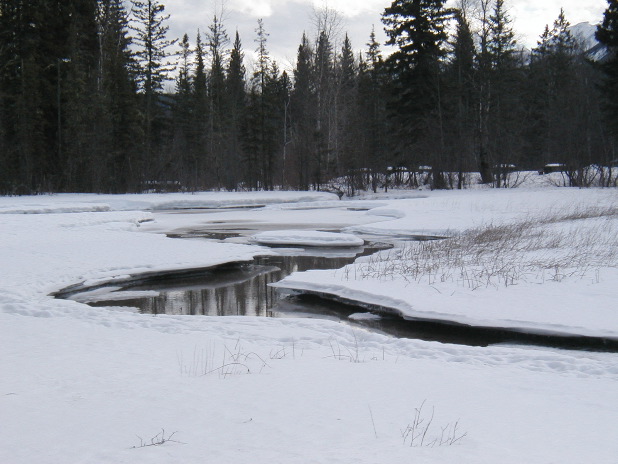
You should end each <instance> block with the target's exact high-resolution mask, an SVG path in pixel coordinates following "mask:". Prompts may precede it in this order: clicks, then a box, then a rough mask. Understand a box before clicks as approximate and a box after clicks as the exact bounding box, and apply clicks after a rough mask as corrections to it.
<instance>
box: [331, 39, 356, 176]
mask: <svg viewBox="0 0 618 464" xmlns="http://www.w3.org/2000/svg"><path fill="white" fill-rule="evenodd" d="M336 89H337V101H336V104H337V126H336V131H337V136H336V139H335V156H336V160H337V172H336V174H337V175H340V174H341V172H340V170H341V171H343V173H345V174H346V175H348V177H349V176H350V175H352V174H353V171H354V169H355V167H356V166H355V164H356V161H357V157H358V146H357V143H358V140H357V137H356V135H357V134H356V133H355V132H356V131H355V129H356V127H355V126H356V112H357V107H356V104H357V96H358V71H357V66H356V61H355V59H354V51H353V49H352V43H351V42H350V39H349V37H348V35H347V34H346V35H345V38H344V41H343V46H342V47H341V53H340V56H339V60H338V67H337V85H336Z"/></svg>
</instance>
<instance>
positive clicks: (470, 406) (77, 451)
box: [0, 189, 618, 464]
mask: <svg viewBox="0 0 618 464" xmlns="http://www.w3.org/2000/svg"><path fill="white" fill-rule="evenodd" d="M311 195H313V194H311V193H302V192H298V193H296V192H291V193H284V192H275V193H272V194H270V193H269V194H268V195H266V194H263V193H261V192H260V193H246V194H245V193H243V194H238V196H235V195H233V194H219V193H212V194H199V195H197V196H195V198H196V199H197V198H199V201H198V202H197V203H194V202H193V196H191V195H179V196H178V197H177V196H176V194H173V195H170V196H166V195H161V196H157V195H153V196H150V195H145V196H137V195H127V196H113V197H112V196H97V195H83V196H82V195H67V196H63V195H54V196H40V197H27V198H0V211H3V212H4V213H5V214H1V215H0V263H1V264H2V265H1V266H0V352H1V353H2V356H0V372H2V374H3V375H1V376H0V415H1V417H2V433H0V462H2V463H9V464H30V463H33V462H36V463H38V464H56V463H59V462H62V463H97V464H112V463H113V464H121V463H127V464H128V463H131V464H141V463H144V464H165V463H170V462H181V463H186V464H197V463H203V462H205V461H206V462H216V463H244V462H251V463H255V464H273V463H281V464H284V463H285V464H305V463H307V462H312V463H324V464H326V463H328V464H343V463H346V464H347V463H352V462H353V463H355V464H375V463H377V462H388V463H392V464H403V463H409V462H415V461H418V462H423V463H427V464H447V463H453V462H458V463H461V464H490V463H492V464H493V463H496V462H500V463H503V464H520V463H521V462H526V463H530V464H546V463H548V462H560V463H563V464H580V463H582V462H594V463H595V464H614V463H615V462H616V456H617V455H618V442H617V441H616V440H615V436H616V416H617V415H618V404H617V402H616V401H615V399H616V396H617V395H618V364H617V363H616V355H615V354H613V353H595V352H570V351H561V350H554V349H543V348H533V347H512V346H493V347H487V348H475V347H467V346H457V345H448V344H441V343H435V342H424V341H417V340H407V339H395V338H392V337H386V336H383V335H380V334H376V333H371V332H367V331H365V330H362V329H351V328H350V327H349V326H347V325H345V324H340V323H337V322H332V321H326V320H315V319H294V318H286V319H272V318H261V319H258V318H251V317H245V318H242V317H227V318H222V317H219V318H217V317H196V316H165V315H159V316H146V315H143V314H137V313H134V312H130V311H123V310H117V309H116V310H115V309H111V308H94V307H90V306H87V305H85V304H83V303H80V302H75V301H67V300H58V299H54V298H52V297H50V295H49V294H50V293H51V292H54V291H57V290H59V289H61V288H63V287H66V286H69V285H73V284H76V283H79V282H94V283H96V282H101V281H107V280H114V279H122V278H125V277H126V276H128V275H131V274H134V273H140V272H158V271H162V270H175V269H191V268H196V267H204V266H210V265H215V264H218V263H223V262H229V261H237V260H249V259H251V258H252V257H253V256H254V255H256V254H264V253H265V252H268V249H265V248H264V247H259V246H255V245H251V246H249V245H237V244H228V243H216V242H213V241H207V240H201V239H200V240H181V239H172V238H168V237H166V236H165V231H166V230H167V231H169V230H173V229H177V228H181V227H183V228H192V229H199V227H200V226H202V225H203V224H204V223H206V222H208V223H209V224H216V223H220V222H221V223H226V222H227V221H230V220H234V221H238V224H241V222H242V221H245V222H243V224H246V222H247V221H255V222H254V223H255V224H261V225H264V227H269V228H268V230H273V229H274V228H275V227H273V224H277V225H285V229H288V230H289V229H290V228H291V227H290V226H293V225H295V224H306V223H308V222H309V223H311V222H313V223H324V221H326V220H328V221H333V220H335V219H337V220H338V221H340V223H346V224H347V225H348V226H350V227H352V226H354V227H357V228H363V227H367V228H370V229H371V230H376V231H378V232H379V233H381V234H393V233H396V232H399V231H400V232H402V233H409V232H410V231H411V230H417V231H419V232H421V233H428V231H431V230H449V231H463V230H466V229H469V228H471V227H474V226H477V225H479V224H482V223H485V224H486V223H489V222H494V223H498V222H508V221H509V220H511V219H513V218H518V217H521V216H522V215H524V216H526V215H529V216H530V217H537V218H538V217H541V216H542V215H543V214H546V212H547V210H548V208H549V209H551V208H555V209H556V210H563V209H564V207H565V205H568V206H574V205H580V204H581V205H591V204H596V205H600V206H602V205H607V204H608V203H612V202H613V204H615V203H616V202H615V200H616V196H615V193H614V192H610V191H594V190H590V191H579V190H569V189H548V190H547V191H534V192H531V191H527V190H521V191H515V190H513V191H500V192H497V191H491V190H487V191H483V192H476V193H468V192H428V193H427V198H419V199H402V200H389V199H388V198H385V197H381V198H380V203H384V205H383V206H382V207H383V208H384V210H383V213H385V212H387V210H388V212H389V214H388V215H385V214H383V215H380V216H376V215H368V214H365V213H363V212H359V211H349V210H348V208H347V207H346V208H345V210H339V209H337V208H335V207H332V206H333V205H332V204H331V205H328V210H325V209H323V208H321V207H320V208H316V209H311V208H308V207H307V206H308V205H307V204H306V203H304V198H306V197H307V196H311ZM267 196H269V197H270V201H272V202H273V203H277V202H281V203H286V204H287V205H288V206H292V204H291V203H293V202H294V201H302V202H303V203H302V204H303V209H302V210H296V209H295V208H294V207H291V208H283V207H282V208H278V207H277V205H275V204H272V208H269V209H268V210H267V209H262V210H254V211H240V210H239V211H234V212H229V211H228V212H222V213H219V212H210V211H209V212H203V213H190V214H180V213H178V214H176V213H173V214H163V213H159V212H157V211H158V208H163V207H164V208H167V207H169V206H170V205H171V204H174V205H176V206H178V207H184V206H183V205H187V204H188V203H187V202H186V201H185V200H187V199H191V206H190V207H191V208H194V207H206V206H207V205H215V204H225V205H227V206H230V205H240V204H243V205H251V204H253V205H257V204H260V203H263V202H265V201H266V200H267V198H266V197H267ZM253 197H255V198H253ZM252 198H253V199H252ZM320 201H324V202H325V204H324V207H326V206H327V205H326V203H330V201H329V200H328V199H325V198H323V197H322V199H321V200H320ZM200 205H201V206H200ZM351 209H354V208H351ZM361 209H362V208H361ZM18 211H20V212H22V213H33V212H38V213H39V214H17V212H18ZM325 211H330V212H331V213H329V214H332V215H331V216H328V214H327V213H325ZM374 212H375V211H374ZM51 213H54V214H51ZM393 213H396V214H393ZM325 216H328V217H327V218H326V219H325ZM378 221H381V222H378ZM281 228H283V227H281ZM271 252H272V251H271ZM362 263H363V260H361V261H359V265H361V264H362ZM364 263H365V265H369V264H371V262H370V261H368V259H367V260H364ZM344 272H345V270H340V271H338V273H336V274H334V275H332V274H331V276H332V282H331V284H333V285H340V286H342V287H344V286H347V285H348V284H351V283H353V282H356V283H355V285H356V284H358V285H359V286H360V287H361V288H358V290H357V291H366V292H367V293H369V290H372V288H373V287H375V288H373V290H374V291H375V295H376V297H377V298H378V299H380V300H382V299H384V298H386V297H391V298H393V297H395V296H397V294H398V293H396V292H400V291H401V288H403V287H405V286H406V284H405V283H404V282H396V281H393V282H391V283H392V285H397V289H396V290H393V292H392V294H390V295H389V294H388V293H389V292H387V291H385V289H383V288H382V285H384V284H385V281H384V280H383V281H380V280H379V279H377V280H370V279H368V278H367V279H365V280H359V281H355V280H352V279H351V278H350V275H349V276H348V279H346V278H344V277H343V273H344ZM310 274H312V273H307V275H310ZM318 275H319V273H318ZM299 276H301V277H302V276H303V275H297V276H296V277H295V279H296V281H297V282H301V281H307V280H308V279H305V278H298V277H299ZM305 277H306V275H305ZM316 280H319V279H316ZM611 281H613V282H615V275H614V274H611V273H610V270H607V269H605V268H603V269H601V272H600V273H599V275H598V279H596V277H595V278H593V279H592V280H590V281H588V282H586V281H584V280H581V281H580V282H579V283H577V284H574V285H571V283H570V282H569V281H568V279H567V282H566V284H561V283H560V282H548V284H542V285H537V284H535V285H530V286H521V287H520V286H511V287H507V288H506V293H503V291H502V290H496V289H494V288H491V287H490V288H485V289H481V288H479V289H478V290H475V291H473V292H466V291H463V290H462V291H460V292H459V291H458V292H457V293H455V294H454V295H452V296H451V294H450V293H446V292H444V289H440V288H438V290H440V291H441V292H442V294H440V293H439V292H437V291H435V290H432V289H431V285H433V284H431V285H430V284H425V285H416V284H410V285H408V287H410V288H415V291H414V294H411V295H410V296H409V298H408V297H406V302H407V304H410V305H412V306H414V308H415V310H422V311H427V310H428V311H434V310H435V311H437V309H435V308H432V307H430V304H433V303H435V304H436V305H438V304H439V305H441V307H446V306H448V305H447V304H446V303H444V302H448V301H453V302H455V303H456V304H457V305H460V306H462V308H463V307H464V306H465V307H468V308H471V307H474V306H476V305H478V304H479V301H490V300H492V301H494V303H495V304H494V306H495V307H498V306H499V305H501V304H503V303H504V302H505V301H508V300H511V299H512V300H513V306H512V308H511V310H512V313H513V314H516V313H520V312H521V311H522V306H523V305H517V304H516V300H517V299H520V298H523V299H524V300H523V301H528V302H532V301H533V300H534V294H535V293H536V292H537V291H538V287H542V288H545V287H546V286H547V288H549V289H550V291H552V292H555V293H556V294H555V295H554V296H555V297H556V298H558V295H557V293H558V292H563V293H565V294H568V295H570V298H571V299H572V300H573V301H575V300H576V299H579V301H580V302H581V305H579V304H577V305H576V304H569V305H564V306H558V305H556V304H553V303H552V305H551V307H550V308H543V307H540V305H539V306H538V307H537V308H536V309H537V310H538V311H542V312H544V313H545V314H547V323H548V324H551V323H554V324H555V323H558V324H562V325H568V326H575V325H576V324H578V322H577V321H576V320H575V319H574V317H575V316H570V315H569V314H568V313H569V312H571V311H575V310H576V311H581V309H582V308H581V306H582V305H583V306H584V307H585V310H586V312H587V313H588V315H589V316H590V317H591V318H597V319H598V321H599V323H598V324H599V325H600V322H601V321H602V319H603V318H606V320H605V326H606V329H604V330H613V329H612V327H616V325H615V318H614V317H613V315H612V313H611V312H609V311H607V312H606V313H605V314H602V313H601V312H599V311H598V307H601V306H602V305H603V304H604V303H606V302H607V301H609V299H610V298H612V299H613V301H615V300H616V299H615V291H616V290H614V289H612V288H610V285H608V284H607V283H608V282H611ZM318 283H319V282H318ZM320 285H323V282H322V283H320ZM389 285H390V284H389ZM417 290H418V291H419V292H420V293H419V294H421V296H422V295H425V296H424V297H423V298H424V301H423V300H416V292H417ZM374 291H372V293H374ZM431 291H433V292H434V293H435V294H436V295H437V296H436V298H438V297H440V298H439V299H436V300H431V299H430V298H429V296H428V294H430V293H431ZM514 291H515V292H520V293H519V294H513V293H510V292H514ZM507 297H508V298H507ZM418 301H420V302H421V303H423V304H422V305H418V304H417V302H418ZM544 301H549V302H551V299H549V298H547V299H546V300H544ZM555 301H557V300H554V302H555ZM560 301H562V302H563V301H564V300H560ZM425 303H426V304H425ZM561 304H562V303H561ZM438 309H439V308H438ZM485 310H486V311H487V314H485V315H484V316H483V318H482V319H487V320H489V319H490V318H491V317H492V315H491V313H490V308H489V307H487V306H485ZM529 311H533V308H530V309H529ZM595 314H596V315H595ZM355 317H366V316H355ZM500 317H502V316H500ZM500 317H497V318H496V319H500ZM552 318H553V319H552ZM565 321H566V322H565ZM597 329H598V330H600V328H598V327H597ZM419 411H420V412H419ZM417 418H420V419H422V420H423V421H425V422H424V423H425V424H427V423H428V422H431V426H430V427H429V428H428V429H427V434H426V437H427V442H426V443H425V444H428V443H432V442H433V443H436V440H438V441H437V443H439V441H440V437H441V435H446V437H447V438H449V437H454V438H457V437H461V439H460V440H458V441H457V442H456V443H455V444H453V445H452V446H449V445H448V444H446V445H444V446H439V445H437V446H434V447H427V446H420V445H419V442H418V441H416V442H413V441H412V440H411V439H410V438H409V437H407V438H406V437H403V436H402V431H405V430H407V429H408V428H409V426H410V425H413V424H414V423H415V421H416V420H417Z"/></svg>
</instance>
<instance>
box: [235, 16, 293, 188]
mask: <svg viewBox="0 0 618 464" xmlns="http://www.w3.org/2000/svg"><path fill="white" fill-rule="evenodd" d="M256 33H257V37H256V39H255V41H256V42H257V44H258V46H257V48H256V53H257V62H256V65H255V70H254V71H253V76H252V77H251V88H250V92H249V104H248V108H247V121H246V128H247V129H246V139H245V149H246V153H247V154H248V158H247V161H248V163H247V164H248V168H249V172H248V174H249V175H248V178H247V181H248V184H249V185H250V187H251V188H254V189H257V188H262V189H265V190H272V189H273V188H274V181H275V178H276V177H277V176H276V172H275V171H276V161H277V158H278V155H280V154H281V153H280V148H281V138H280V134H281V130H280V129H281V128H282V126H283V123H284V122H285V121H283V114H284V108H285V96H282V89H280V88H279V87H280V86H279V84H280V82H279V78H280V76H279V74H280V73H279V69H278V67H277V65H276V63H274V62H273V61H272V60H271V58H270V55H269V53H268V49H267V47H266V43H267V38H268V34H267V33H266V31H265V29H264V24H263V21H262V20H261V19H259V20H258V27H257V29H256Z"/></svg>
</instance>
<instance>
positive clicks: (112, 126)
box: [93, 0, 141, 193]
mask: <svg viewBox="0 0 618 464" xmlns="http://www.w3.org/2000/svg"><path fill="white" fill-rule="evenodd" d="M96 23H97V38H98V44H99V46H98V55H97V66H96V74H97V78H96V82H97V90H96V93H95V95H96V101H97V108H96V110H95V115H96V124H95V127H96V129H95V132H96V133H95V135H94V137H93V140H95V141H96V143H94V144H93V150H94V151H96V152H97V154H96V160H97V162H96V163H95V166H96V168H95V169H98V172H100V177H101V178H100V181H99V186H98V188H97V187H96V186H95V190H101V191H106V192H114V193H120V192H127V191H135V190H137V188H138V185H137V184H136V181H137V178H138V177H139V173H138V172H137V169H138V165H137V162H136V161H137V160H136V159H135V156H136V151H137V148H138V145H137V141H139V140H140V139H141V134H140V132H141V128H140V125H139V110H138V104H137V99H136V82H135V66H134V62H133V54H132V52H131V50H130V44H131V39H130V38H129V17H128V13H127V11H126V9H125V7H124V4H123V2H122V0H99V1H98V8H97V15H96Z"/></svg>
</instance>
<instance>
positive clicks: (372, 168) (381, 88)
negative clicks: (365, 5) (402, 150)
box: [352, 28, 397, 192]
mask: <svg viewBox="0 0 618 464" xmlns="http://www.w3.org/2000/svg"><path fill="white" fill-rule="evenodd" d="M367 47H368V48H367V51H366V52H365V59H362V55H361V59H359V76H358V102H357V104H358V111H357V123H356V124H357V126H358V133H357V136H358V141H359V143H358V145H359V156H358V157H359V159H358V160H357V161H356V163H355V166H354V168H355V170H356V172H355V176H354V179H352V183H353V184H354V185H355V187H356V188H369V187H371V188H372V189H373V191H374V192H376V191H377V188H378V184H377V179H378V174H379V173H380V172H382V171H384V169H385V168H386V167H387V164H388V160H387V158H386V153H387V152H388V151H389V148H390V147H389V143H388V142H387V136H386V129H387V126H386V120H387V110H386V99H387V98H386V94H385V93H386V90H385V89H386V85H385V82H386V81H387V74H386V69H385V66H384V61H383V58H382V52H381V50H380V44H379V43H378V41H377V40H376V34H375V29H374V28H372V30H371V33H370V35H369V42H368V43H367ZM396 164H397V163H396Z"/></svg>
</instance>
